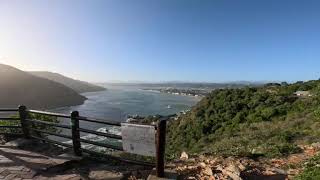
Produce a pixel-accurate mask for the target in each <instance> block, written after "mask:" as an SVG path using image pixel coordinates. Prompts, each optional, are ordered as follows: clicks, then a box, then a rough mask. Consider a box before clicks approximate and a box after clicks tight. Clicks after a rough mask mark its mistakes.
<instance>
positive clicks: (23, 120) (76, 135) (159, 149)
mask: <svg viewBox="0 0 320 180" xmlns="http://www.w3.org/2000/svg"><path fill="white" fill-rule="evenodd" d="M0 112H8V113H15V112H16V113H18V114H19V117H18V118H16V117H1V114H0V121H20V123H19V124H20V125H14V126H7V125H6V126H0V129H8V128H9V129H21V132H22V133H21V135H22V136H24V137H25V138H34V139H38V140H41V141H45V142H47V143H50V144H56V145H60V146H63V147H67V148H72V149H73V152H74V154H75V155H76V156H82V153H87V154H91V155H99V156H101V155H102V156H106V157H107V158H109V159H113V160H119V161H122V162H126V163H131V164H139V165H145V166H156V170H157V176H158V177H163V176H164V164H165V162H164V156H165V141H166V140H165V138H166V133H165V132H166V119H162V120H159V121H158V124H157V125H155V126H154V127H155V129H156V144H155V146H156V162H155V163H153V162H146V161H141V160H130V159H126V158H121V157H117V156H112V155H108V154H105V153H101V152H97V151H93V150H88V149H85V148H82V147H81V143H86V144H91V145H94V146H99V147H104V148H108V149H113V150H117V151H123V148H122V147H121V146H115V145H112V144H107V143H101V142H96V141H91V140H88V139H83V138H81V136H80V133H81V132H82V133H88V134H93V135H97V136H102V137H106V138H111V139H115V140H122V136H119V135H116V134H111V133H106V132H98V131H94V130H90V129H85V128H80V123H81V122H82V121H84V122H89V123H97V124H102V125H107V126H117V127H120V126H121V123H120V122H116V121H110V120H102V119H95V118H88V117H82V116H80V115H79V112H78V111H73V112H71V114H70V115H67V114H59V113H52V112H45V111H38V110H28V109H27V108H26V107H25V106H19V108H18V109H8V108H7V109H0ZM31 113H32V114H40V115H45V116H49V117H56V118H66V119H69V120H70V122H71V125H64V124H59V123H52V122H47V121H43V120H41V119H32V118H30V116H29V115H30V114H31ZM40 124H41V125H42V126H46V127H54V128H63V129H66V130H70V132H71V136H70V135H65V134H60V133H56V132H51V131H46V130H44V129H37V128H34V127H31V125H40ZM34 132H36V133H34ZM37 133H38V134H39V133H40V134H46V135H50V136H56V137H60V138H65V139H69V140H71V141H72V144H68V143H65V142H60V141H57V140H53V139H52V138H50V139H49V138H46V136H36V135H35V134H37Z"/></svg>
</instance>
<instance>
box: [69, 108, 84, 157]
mask: <svg viewBox="0 0 320 180" xmlns="http://www.w3.org/2000/svg"><path fill="white" fill-rule="evenodd" d="M77 117H79V112H78V111H72V112H71V122H72V125H71V131H72V143H73V152H74V154H75V155H76V156H81V153H82V152H81V151H80V148H81V142H80V140H79V139H80V131H79V120H78V119H77Z"/></svg>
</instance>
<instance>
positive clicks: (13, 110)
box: [0, 108, 19, 112]
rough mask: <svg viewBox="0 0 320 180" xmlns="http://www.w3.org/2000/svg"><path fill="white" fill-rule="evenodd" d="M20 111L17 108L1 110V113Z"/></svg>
mask: <svg viewBox="0 0 320 180" xmlns="http://www.w3.org/2000/svg"><path fill="white" fill-rule="evenodd" d="M18 111H19V109H17V108H1V109H0V112H18Z"/></svg>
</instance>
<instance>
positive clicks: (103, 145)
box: [79, 138, 123, 151]
mask: <svg viewBox="0 0 320 180" xmlns="http://www.w3.org/2000/svg"><path fill="white" fill-rule="evenodd" d="M79 140H80V142H84V143H87V144H92V145H95V146H100V147H105V148H109V149H115V150H119V151H123V148H122V147H119V146H114V145H110V144H105V143H100V142H96V141H90V140H86V139H81V138H80V139H79Z"/></svg>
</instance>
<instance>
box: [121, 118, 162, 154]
mask: <svg viewBox="0 0 320 180" xmlns="http://www.w3.org/2000/svg"><path fill="white" fill-rule="evenodd" d="M121 133H122V146H123V150H124V151H125V152H128V153H132V154H139V155H144V156H156V137H155V135H156V130H155V127H154V126H148V125H138V124H129V123H121Z"/></svg>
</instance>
